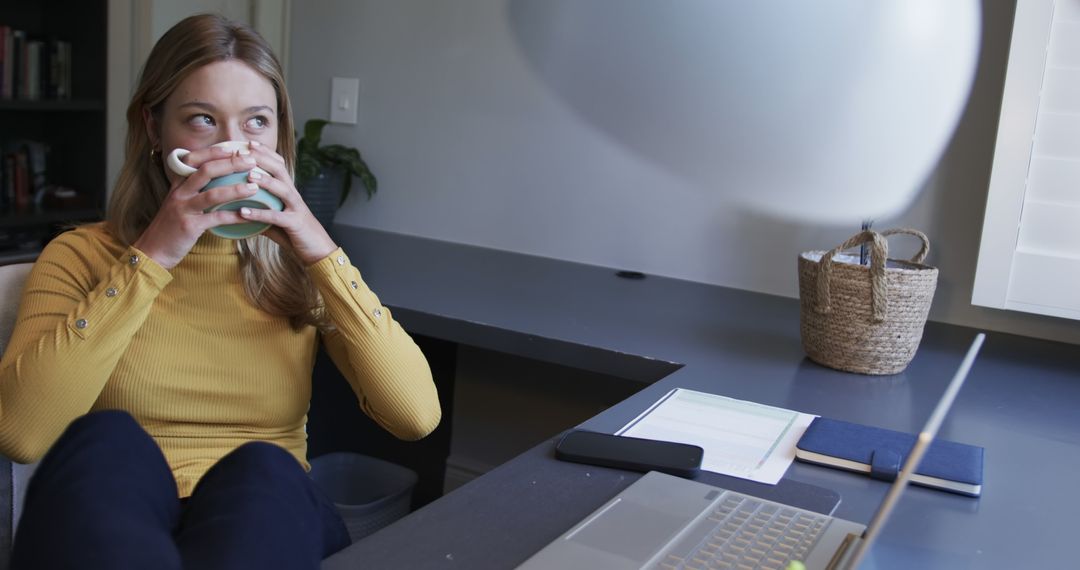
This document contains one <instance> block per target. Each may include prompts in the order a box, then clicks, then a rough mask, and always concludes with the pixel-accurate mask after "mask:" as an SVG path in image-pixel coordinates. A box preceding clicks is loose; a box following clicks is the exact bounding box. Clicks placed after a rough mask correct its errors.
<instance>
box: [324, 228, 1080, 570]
mask: <svg viewBox="0 0 1080 570" xmlns="http://www.w3.org/2000/svg"><path fill="white" fill-rule="evenodd" d="M337 235H338V238H339V241H340V243H341V244H342V245H343V246H344V247H345V249H346V251H348V252H349V254H350V256H351V257H352V259H353V260H354V262H355V263H356V264H357V265H358V266H359V267H360V268H361V271H362V272H363V273H364V276H365V278H366V279H367V281H368V282H369V284H370V285H371V286H372V288H373V289H374V290H375V291H376V292H377V293H378V294H379V295H380V297H381V298H382V300H383V302H384V303H386V304H387V305H389V306H391V307H393V308H394V311H395V316H396V318H398V319H399V320H400V321H401V322H402V323H403V324H404V325H405V326H406V327H407V328H408V329H410V330H412V331H414V332H417V333H420V334H424V335H429V336H432V337H436V338H443V339H447V340H452V341H455V342H459V343H462V344H469V345H475V346H478V347H482V348H487V349H493V350H500V351H504V352H508V353H512V354H518V355H521V356H526V357H530V358H538V359H543V360H549V361H553V362H559V363H562V364H566V365H569V366H575V367H579V368H582V369H587V370H597V371H602V372H606V373H609V374H617V375H620V376H624V377H627V378H633V379H639V380H644V381H647V382H652V383H651V384H647V385H645V387H644V389H643V390H642V391H641V392H639V393H637V394H636V395H634V396H632V397H630V398H628V399H627V400H625V401H623V402H621V403H619V404H618V405H616V406H614V407H612V408H610V409H608V410H607V411H605V412H603V413H601V414H599V415H598V416H596V417H594V418H592V419H590V420H589V421H587V422H586V423H585V424H584V425H585V427H588V428H591V429H595V430H603V431H613V430H615V429H616V428H618V427H620V426H621V425H623V424H624V423H625V422H626V421H628V420H629V419H630V418H632V417H633V416H635V415H636V414H637V413H638V412H640V411H641V410H642V409H643V408H644V407H646V406H647V405H648V404H650V403H651V402H653V401H654V400H655V399H656V398H657V397H659V396H660V395H662V394H663V393H665V392H666V391H667V390H669V389H670V388H673V387H677V386H682V387H688V388H694V389H699V390H705V391H710V392H713V393H717V394H722V395H725V396H730V397H734V398H740V399H745V400H751V401H755V402H761V403H764V404H770V405H776V406H782V407H786V408H790V409H795V410H800V411H803V412H808V413H814V414H821V415H825V416H830V417H834V418H839V419H844V420H849V421H854V422H860V423H866V424H871V425H877V426H882V427H886V428H891V429H897V430H904V431H916V430H917V429H918V428H919V427H920V426H921V425H922V423H923V422H924V421H925V419H926V417H927V416H928V415H929V413H930V410H931V408H932V407H933V405H934V403H936V401H937V399H938V397H939V396H940V395H941V392H942V391H943V390H944V386H945V383H946V382H947V381H948V379H949V378H950V376H951V375H952V373H953V371H954V369H955V368H956V366H957V365H958V364H959V362H960V359H961V357H962V355H963V352H964V351H965V350H966V348H967V346H968V344H969V342H970V340H971V338H972V337H973V336H974V334H975V332H976V331H974V330H971V329H967V328H964V327H956V326H951V325H942V324H937V323H929V324H928V326H927V329H926V333H925V335H924V338H923V343H922V346H921V347H920V349H919V352H918V355H917V356H916V358H915V360H914V361H913V362H912V364H911V365H910V366H909V367H908V369H907V370H906V371H905V372H904V373H903V374H900V375H897V376H891V377H866V376H858V375H851V374H845V373H841V372H837V371H833V370H829V369H826V368H822V367H820V366H817V365H815V364H813V363H811V362H809V361H808V360H806V359H805V358H804V356H803V353H802V349H801V347H800V343H799V328H798V327H799V325H798V313H799V311H798V302H797V300H793V299H786V298H780V297H774V296H769V295H762V294H756V293H749V292H745V291H737V290H731V289H726V288H722V287H714V286H707V285H701V284H695V283H688V282H684V281H678V280H673V279H667V278H661V277H655V276H649V277H647V278H646V279H643V280H627V279H622V278H618V277H616V276H615V274H614V270H613V269H609V268H601V267H593V266H587V265H581V264H575V263H569V262H564V261H557V260H550V259H544V258H538V257H531V256H526V255H521V254H514V253H506V252H499V251H495V250H490V249H483V248H475V247H469V246H463V245H459V244H450V243H445V242H438V241H434V240H426V239H420V238H414V237H406V236H400V235H395V234H388V233H383V232H377V231H370V230H360V229H355V228H344V227H338V228H337ZM790 262H791V266H792V276H793V277H792V278H793V279H794V275H795V254H794V253H793V254H792V259H791V260H790ZM625 269H634V268H625ZM553 435H554V434H553ZM941 437H944V438H947V439H953V440H956V441H961V442H965V443H971V444H975V445H981V446H983V447H985V448H986V466H985V472H984V476H985V486H984V496H983V497H982V498H981V499H970V498H965V497H961V496H957V495H951V494H948V493H943V492H940V491H933V490H928V489H922V488H911V489H909V491H908V492H907V493H906V494H905V496H904V498H903V500H902V501H901V504H900V506H899V507H898V509H897V511H896V513H895V516H894V518H893V520H892V521H891V522H890V524H889V525H888V527H887V528H886V530H885V532H884V535H883V536H882V538H881V542H880V544H879V547H878V548H877V549H876V551H875V553H874V555H873V556H874V560H875V561H876V562H877V567H879V568H948V569H956V568H969V567H970V568H986V569H990V568H1037V567H1038V568H1050V567H1075V566H1076V564H1077V555H1076V554H1075V547H1074V543H1075V540H1076V538H1075V537H1074V534H1075V532H1074V529H1075V528H1076V517H1075V515H1074V513H1075V512H1076V510H1077V509H1080V491H1078V490H1077V486H1076V483H1075V481H1076V479H1077V475H1076V474H1077V473H1080V350H1077V347H1075V346H1073V345H1066V344H1061V343H1052V342H1046V341H1038V340H1034V339H1029V338H1025V337H1019V336H1014V335H1006V334H997V333H991V334H989V338H988V340H987V343H986V345H985V346H984V348H983V352H982V354H981V356H980V358H979V359H978V361H977V362H976V364H975V367H974V369H973V371H972V375H971V377H970V378H969V382H968V384H967V386H966V387H965V388H964V390H963V392H961V394H960V397H959V399H958V400H957V403H956V405H955V407H954V409H953V412H952V414H951V415H950V417H949V419H948V420H947V421H946V423H945V425H944V426H943V428H942V431H941ZM550 449H551V444H550V443H546V444H544V445H541V446H538V447H537V448H535V449H533V450H531V451H529V452H527V453H525V454H523V455H522V456H519V457H518V458H516V459H514V460H512V461H510V462H509V463H507V464H505V465H503V466H501V467H500V468H498V469H496V470H494V471H492V472H490V473H488V474H486V475H484V476H483V477H480V478H478V479H476V480H474V481H472V482H471V483H469V484H468V485H466V486H465V487H462V488H461V489H459V490H457V491H455V492H453V493H451V494H449V495H447V496H446V497H443V498H442V499H440V500H438V501H435V502H434V503H431V504H429V505H428V506H426V507H425V508H423V509H421V510H419V511H416V512H414V513H412V514H411V515H409V516H408V517H406V518H405V519H403V520H401V521H399V522H398V523H396V524H394V525H392V526H390V527H388V528H386V529H384V530H382V531H380V532H378V533H376V534H375V535H373V536H371V537H369V538H368V539H366V540H364V541H362V542H360V543H357V544H355V545H353V546H352V547H350V548H349V549H347V550H345V551H343V552H341V553H338V554H337V555H335V556H334V557H332V558H331V559H329V560H328V561H327V562H326V563H325V564H324V567H325V568H331V569H336V568H354V567H368V568H389V567H395V568H506V567H512V566H513V565H514V564H516V563H518V562H521V561H522V560H524V559H525V558H527V557H528V556H529V555H530V554H531V553H532V552H534V551H535V550H536V549H538V548H539V547H540V546H541V545H543V544H545V543H546V542H548V541H549V540H551V539H553V538H554V537H556V536H558V535H559V534H560V533H561V532H562V531H563V530H565V529H566V528H567V527H568V526H569V525H570V524H571V523H572V522H573V521H575V520H577V519H578V518H580V516H581V515H582V514H584V513H587V512H589V511H591V510H592V509H594V508H595V507H597V506H599V505H600V504H602V503H603V502H604V501H605V500H606V499H608V498H609V497H610V496H611V495H613V494H614V492H615V491H616V490H617V489H616V487H618V488H621V486H625V485H626V484H629V483H628V482H627V481H625V480H621V479H619V477H620V476H623V475H624V474H621V473H614V474H612V473H608V472H606V471H597V469H598V468H590V467H587V466H578V465H571V464H566V463H561V462H558V461H556V460H554V459H553V458H552V456H551V455H550ZM597 473H601V474H602V476H601V477H600V480H602V481H603V482H602V483H599V484H596V483H595V481H594V484H590V480H591V479H592V477H596V474H597ZM625 476H628V477H633V475H631V474H625ZM575 481H577V482H578V483H580V484H575V483H574V482H575ZM785 482H786V484H794V485H797V484H799V483H805V484H810V485H814V486H818V487H822V488H825V489H831V490H834V491H836V492H838V493H839V494H840V495H841V496H842V499H843V500H842V502H841V503H840V505H839V507H838V508H837V509H836V511H835V514H836V515H837V516H840V517H843V518H847V519H850V520H854V521H858V522H863V523H865V522H867V521H868V520H869V518H870V516H871V515H872V513H873V510H874V508H875V507H876V506H877V504H878V502H879V501H880V500H881V498H882V496H883V495H884V492H885V489H886V487H887V486H886V484H884V483H881V482H878V481H875V480H872V479H870V478H869V477H866V476H861V475H856V474H850V473H845V472H842V471H838V470H834V469H829V468H824V467H817V466H812V465H806V464H801V463H798V462H796V464H794V465H793V466H792V468H791V469H790V470H789V471H788V473H787V475H786V477H785ZM508 492H509V493H514V494H516V495H517V496H518V497H519V498H520V499H521V500H522V504H523V506H524V509H525V510H524V512H511V510H510V509H509V505H508V504H507V503H506V502H505V501H503V500H501V497H503V496H506V495H505V493H508ZM1019 516H1026V517H1030V518H1028V519H1027V521H1026V522H1022V521H1019V520H1017V518H1015V517H1019ZM1017 543H1019V544H1021V545H1023V546H1020V545H1016V544H1017ZM410 545H411V546H410Z"/></svg>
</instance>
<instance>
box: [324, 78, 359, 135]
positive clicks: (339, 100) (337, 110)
mask: <svg viewBox="0 0 1080 570" xmlns="http://www.w3.org/2000/svg"><path fill="white" fill-rule="evenodd" d="M359 104H360V79H358V78H356V77H332V78H331V79H330V122H331V123H348V124H351V125H355V124H356V107H357V105H359Z"/></svg>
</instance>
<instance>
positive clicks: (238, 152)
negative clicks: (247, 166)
mask: <svg viewBox="0 0 1080 570" xmlns="http://www.w3.org/2000/svg"><path fill="white" fill-rule="evenodd" d="M236 154H239V155H240V156H247V155H249V154H251V151H250V150H248V149H246V148H242V149H239V150H237V151H236Z"/></svg>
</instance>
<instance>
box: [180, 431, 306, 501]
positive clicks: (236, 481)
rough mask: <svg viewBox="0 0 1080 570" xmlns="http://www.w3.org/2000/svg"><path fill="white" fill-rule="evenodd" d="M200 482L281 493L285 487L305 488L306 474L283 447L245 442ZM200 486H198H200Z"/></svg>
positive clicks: (260, 442)
mask: <svg viewBox="0 0 1080 570" xmlns="http://www.w3.org/2000/svg"><path fill="white" fill-rule="evenodd" d="M204 479H211V480H213V481H214V486H218V487H234V486H243V487H248V488H251V487H265V488H272V489H275V490H284V489H283V488H285V487H297V486H300V487H306V486H307V484H308V483H309V481H308V477H307V473H305V472H304V468H303V467H302V466H301V465H300V462H299V461H297V460H296V458H295V457H293V456H292V454H291V453H289V452H288V451H286V450H285V449H284V448H282V447H279V446H277V445H274V444H272V443H266V442H263V441H253V442H248V443H245V444H244V445H241V446H240V447H238V448H236V449H234V450H233V451H232V452H230V453H229V454H228V455H226V456H225V457H223V458H221V460H220V461H218V462H217V464H215V465H214V467H213V468H211V470H210V471H209V472H207V474H206V476H205V477H204ZM200 484H201V483H200Z"/></svg>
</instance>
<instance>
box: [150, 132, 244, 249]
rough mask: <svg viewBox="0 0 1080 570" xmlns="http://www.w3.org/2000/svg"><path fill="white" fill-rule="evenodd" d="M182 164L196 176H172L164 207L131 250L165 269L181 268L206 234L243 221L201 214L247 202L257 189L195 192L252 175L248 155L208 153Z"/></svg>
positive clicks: (234, 216)
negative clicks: (241, 174)
mask: <svg viewBox="0 0 1080 570" xmlns="http://www.w3.org/2000/svg"><path fill="white" fill-rule="evenodd" d="M184 162H185V163H187V164H188V165H190V166H192V167H195V168H197V170H196V171H195V173H193V174H191V175H190V176H188V177H187V178H180V177H178V176H170V179H171V180H172V187H171V188H170V189H169V193H168V194H167V195H166V196H165V201H164V202H163V203H162V204H161V208H160V209H159V210H158V212H157V214H156V215H155V216H154V219H153V220H152V221H151V222H150V225H149V226H147V227H146V229H145V230H144V231H143V233H142V235H141V236H139V239H137V240H135V243H134V244H132V245H134V246H135V247H136V248H138V249H139V250H140V251H142V252H143V253H144V254H146V255H148V256H150V258H152V259H153V260H154V261H155V262H157V264H158V265H160V266H162V267H164V268H165V269H172V268H173V267H175V266H176V264H177V263H180V260H181V259H183V258H184V256H186V255H187V254H188V252H189V251H191V248H192V246H194V245H195V242H196V241H198V239H199V236H201V235H202V234H203V232H205V231H206V230H208V229H210V228H212V227H215V226H220V225H223V224H237V223H244V222H246V221H247V220H244V219H243V218H241V217H240V214H239V213H238V212H235V211H228V210H219V211H215V212H205V210H206V209H207V208H210V207H212V206H216V205H218V204H223V203H225V202H231V201H233V200H239V199H241V198H246V197H248V196H251V195H253V194H255V192H256V191H258V186H257V185H256V184H253V183H250V182H249V183H243V184H235V185H231V186H218V187H216V188H211V189H210V190H207V191H206V192H199V190H201V189H202V188H203V187H204V186H206V185H207V183H209V182H210V180H212V179H214V178H218V177H220V176H225V175H227V174H232V173H234V172H246V171H249V170H251V168H252V167H253V166H255V159H254V158H252V157H251V155H250V154H241V153H239V152H235V153H234V152H232V151H229V150H226V149H221V148H214V147H210V148H206V149H200V150H196V151H192V152H191V153H190V154H188V155H187V156H185V157H184Z"/></svg>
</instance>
